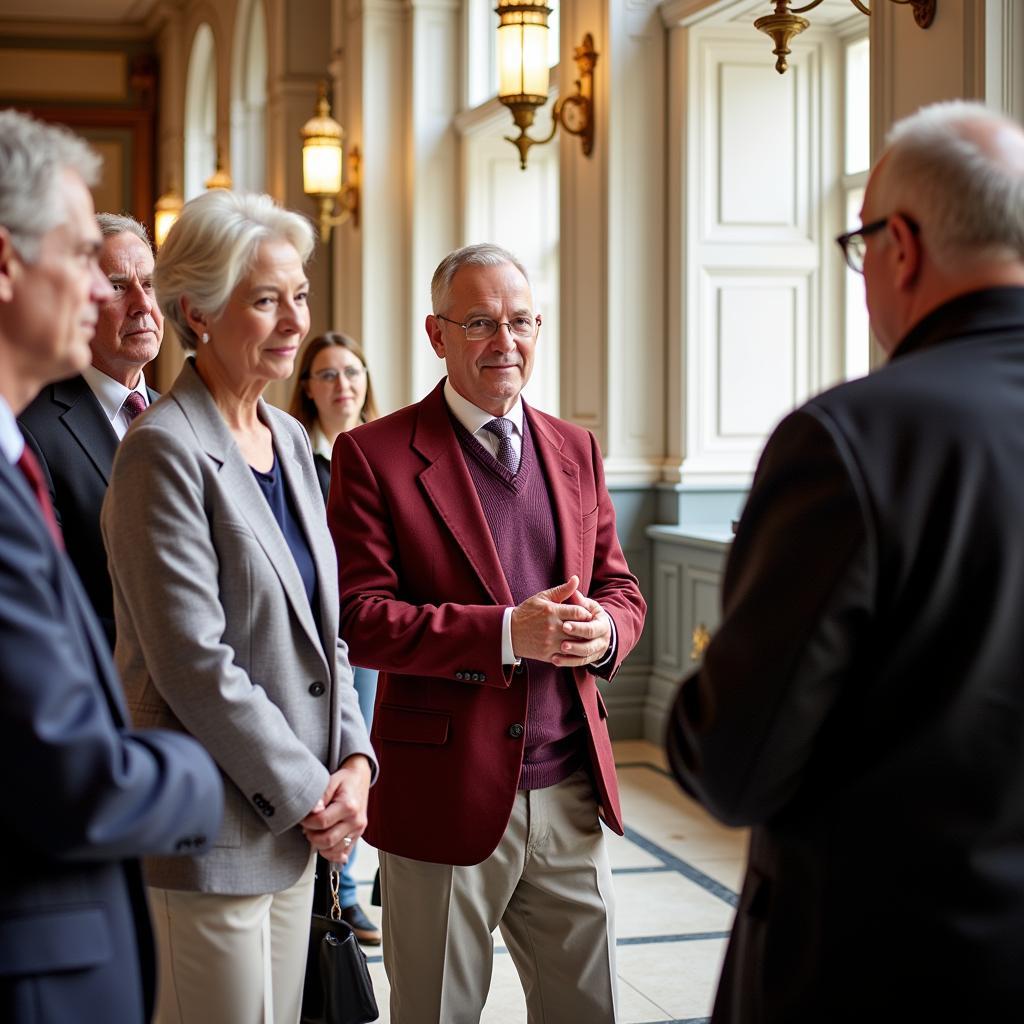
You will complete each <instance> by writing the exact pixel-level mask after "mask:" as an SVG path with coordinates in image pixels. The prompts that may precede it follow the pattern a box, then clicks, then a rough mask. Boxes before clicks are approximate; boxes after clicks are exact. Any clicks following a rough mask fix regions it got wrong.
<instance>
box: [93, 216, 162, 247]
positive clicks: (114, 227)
mask: <svg viewBox="0 0 1024 1024" xmlns="http://www.w3.org/2000/svg"><path fill="white" fill-rule="evenodd" d="M96 223H97V224H99V226H100V234H101V235H102V236H103V237H104V238H113V237H115V236H116V235H134V236H135V237H136V238H138V239H140V240H141V241H143V242H145V243H146V247H147V248H148V249H149V251H150V252H152V251H153V243H152V242H150V240H149V232H148V231H147V230H146V225H145V224H142V223H140V222H139V221H137V220H136V219H135V218H134V217H129V216H128V214H127V213H97V214H96Z"/></svg>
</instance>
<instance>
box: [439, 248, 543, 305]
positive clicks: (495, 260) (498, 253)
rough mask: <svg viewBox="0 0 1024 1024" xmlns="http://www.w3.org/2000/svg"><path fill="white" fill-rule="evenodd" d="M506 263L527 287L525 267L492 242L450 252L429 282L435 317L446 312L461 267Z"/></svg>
mask: <svg viewBox="0 0 1024 1024" xmlns="http://www.w3.org/2000/svg"><path fill="white" fill-rule="evenodd" d="M506 263H511V264H512V266H513V267H515V268H516V270H518V271H519V273H520V274H522V275H523V277H524V278H525V280H526V283H527V285H529V283H530V275H529V274H528V273H527V272H526V267H524V266H523V264H522V263H521V262H520V261H519V260H518V259H516V257H515V256H513V255H512V253H510V252H509V251H508V250H507V249H503V248H502V247H501V246H500V245H495V244H494V243H493V242H478V243H477V244H476V245H464V246H463V247H462V248H461V249H456V250H455V252H450V253H449V254H448V255H447V256H445V258H444V259H443V260H441V262H440V263H439V264H438V265H437V270H435V271H434V276H433V278H432V279H431V282H430V302H431V305H432V306H433V311H434V313H435V315H436V314H438V313H442V312H444V311H445V310H447V308H448V301H449V298H450V296H451V290H452V281H453V280H455V275H456V274H457V273H458V272H459V271H460V270H461V269H462V268H463V267H503V266H504V265H505V264H506Z"/></svg>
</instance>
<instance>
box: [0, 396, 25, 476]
mask: <svg viewBox="0 0 1024 1024" xmlns="http://www.w3.org/2000/svg"><path fill="white" fill-rule="evenodd" d="M24 450H25V438H24V437H23V436H22V434H21V431H20V430H19V429H18V422H17V420H15V418H14V413H13V412H12V411H11V407H10V406H9V405H8V404H7V401H6V399H4V398H2V397H0V452H3V454H4V457H5V458H6V459H7V461H8V462H10V463H11V465H12V466H13V465H14V463H16V462H17V461H18V459H20V458H21V453H22V452H23V451H24Z"/></svg>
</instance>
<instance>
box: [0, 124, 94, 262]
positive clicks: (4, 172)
mask: <svg viewBox="0 0 1024 1024" xmlns="http://www.w3.org/2000/svg"><path fill="white" fill-rule="evenodd" d="M101 165H102V161H101V160H100V157H99V154H97V153H96V152H94V151H93V150H92V149H90V147H89V146H88V145H87V144H86V143H85V142H83V141H82V139H80V138H79V137H78V136H77V135H74V134H72V132H70V131H68V129H67V128H63V127H61V126H60V125H48V124H43V123H42V122H41V121H37V120H35V118H32V117H29V116H28V115H27V114H22V113H19V112H18V111H16V110H2V111H0V227H4V228H6V229H7V231H8V232H9V233H10V235H11V240H12V242H13V243H14V247H15V248H16V249H17V250H18V253H19V254H20V256H21V258H22V259H24V260H27V261H28V262H30V263H31V262H34V261H35V260H36V259H37V258H38V256H39V243H40V240H41V239H42V237H43V235H45V234H46V232H47V231H52V230H53V229H54V228H55V227H57V226H58V225H59V224H61V223H62V222H63V221H64V220H65V219H66V218H67V209H66V207H65V205H64V197H63V192H62V190H61V187H60V174H61V172H62V171H64V170H69V171H73V172H75V173H76V174H78V175H79V176H80V177H81V179H82V180H83V181H84V182H85V184H86V185H89V186H92V185H95V184H96V182H97V181H98V180H99V174H100V167H101Z"/></svg>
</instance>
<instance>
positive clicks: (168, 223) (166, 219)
mask: <svg viewBox="0 0 1024 1024" xmlns="http://www.w3.org/2000/svg"><path fill="white" fill-rule="evenodd" d="M182 206H184V201H183V200H182V198H181V196H180V195H179V194H178V190H177V189H176V188H175V187H174V186H173V185H172V186H171V187H170V188H169V189H168V190H167V191H166V192H165V193H164V194H163V195H162V196H161V197H160V198H159V199H158V200H157V201H156V207H155V209H154V211H153V241H154V242H155V243H156V247H157V248H158V249H159V248H160V246H161V245H163V244H164V240H165V239H166V238H167V232H168V231H170V230H171V228H172V227H174V222H175V221H176V220H177V219H178V217H179V216H180V214H181V208H182Z"/></svg>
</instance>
